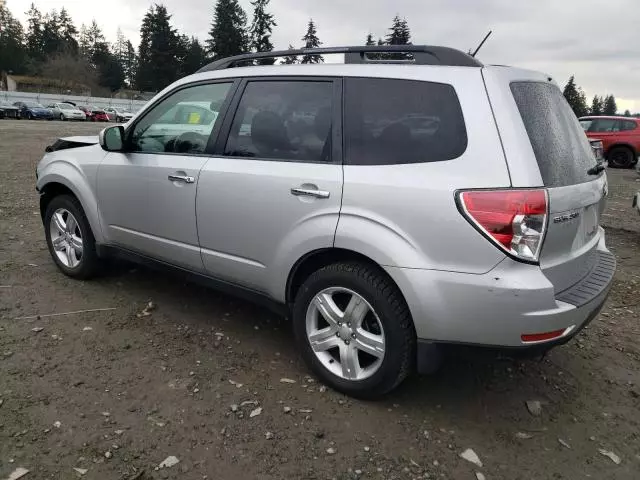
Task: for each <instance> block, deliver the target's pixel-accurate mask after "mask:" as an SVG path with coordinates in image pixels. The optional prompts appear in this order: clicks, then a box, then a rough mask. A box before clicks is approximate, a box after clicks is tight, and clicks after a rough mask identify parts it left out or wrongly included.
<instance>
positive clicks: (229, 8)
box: [206, 0, 249, 59]
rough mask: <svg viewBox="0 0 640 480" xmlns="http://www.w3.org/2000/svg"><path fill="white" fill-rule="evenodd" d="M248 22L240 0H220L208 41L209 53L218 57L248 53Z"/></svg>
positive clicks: (215, 57)
mask: <svg viewBox="0 0 640 480" xmlns="http://www.w3.org/2000/svg"><path fill="white" fill-rule="evenodd" d="M246 24H247V15H246V13H245V12H244V10H243V9H242V7H241V6H240V4H239V3H238V0H218V3H216V7H215V10H214V14H213V22H212V24H211V30H209V38H208V39H207V41H206V45H207V49H208V51H209V54H210V55H211V56H212V57H213V58H214V59H218V58H224V57H230V56H233V55H239V54H241V53H246V52H247V50H248V44H249V40H248V38H247V34H246V32H245V30H246Z"/></svg>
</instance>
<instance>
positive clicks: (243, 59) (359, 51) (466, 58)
mask: <svg viewBox="0 0 640 480" xmlns="http://www.w3.org/2000/svg"><path fill="white" fill-rule="evenodd" d="M332 53H344V54H345V55H344V63H345V64H353V63H374V64H375V63H399V64H413V65H446V66H456V67H482V66H483V65H482V62H480V61H478V60H477V59H475V58H474V57H472V56H471V55H468V54H466V53H464V52H462V51H460V50H456V49H454V48H449V47H439V46H430V45H373V46H355V47H326V48H302V49H298V50H279V51H276V52H258V53H246V54H244V55H236V56H233V57H227V58H222V59H220V60H216V61H215V62H212V63H210V64H208V65H205V66H204V67H202V68H201V69H200V70H198V72H197V73H202V72H211V71H213V70H224V69H225V68H233V67H235V66H243V64H244V66H246V64H247V63H250V62H252V61H253V60H258V59H262V58H274V59H275V58H278V57H287V56H292V55H323V54H324V55H328V54H332ZM378 53H408V54H411V56H412V57H413V58H407V59H399V60H398V59H395V60H394V59H391V58H386V59H385V58H384V57H383V58H380V56H378V58H375V57H372V54H378Z"/></svg>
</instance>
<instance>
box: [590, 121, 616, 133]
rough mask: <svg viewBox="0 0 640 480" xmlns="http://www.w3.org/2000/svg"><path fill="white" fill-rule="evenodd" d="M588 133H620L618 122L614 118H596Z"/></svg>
mask: <svg viewBox="0 0 640 480" xmlns="http://www.w3.org/2000/svg"><path fill="white" fill-rule="evenodd" d="M588 131H589V132H600V133H611V132H619V131H620V122H619V121H618V120H616V119H615V118H597V119H595V120H594V121H593V123H591V126H590V127H589V130H588Z"/></svg>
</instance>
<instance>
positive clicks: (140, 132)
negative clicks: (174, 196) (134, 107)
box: [111, 83, 232, 154]
mask: <svg viewBox="0 0 640 480" xmlns="http://www.w3.org/2000/svg"><path fill="white" fill-rule="evenodd" d="M231 85H232V84H231V83H216V84H212V85H197V86H194V87H187V88H184V89H182V90H178V91H177V92H176V93H174V94H173V95H171V96H170V97H167V98H165V99H164V100H162V101H161V102H160V103H159V104H157V105H156V106H154V107H153V109H152V110H151V111H150V112H148V113H147V114H146V115H145V116H144V118H142V120H141V121H140V122H138V123H137V124H136V126H135V128H134V129H133V132H132V133H131V137H130V141H129V149H130V150H132V151H134V152H166V153H182V154H189V153H191V154H199V153H203V152H204V150H205V148H206V146H207V142H208V141H209V136H210V135H211V132H212V131H213V127H214V125H215V122H216V119H217V118H218V112H219V110H220V108H221V107H222V104H223V103H224V101H225V99H226V97H227V95H228V93H229V90H230V88H231ZM111 111H113V109H111Z"/></svg>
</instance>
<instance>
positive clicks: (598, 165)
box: [587, 163, 604, 175]
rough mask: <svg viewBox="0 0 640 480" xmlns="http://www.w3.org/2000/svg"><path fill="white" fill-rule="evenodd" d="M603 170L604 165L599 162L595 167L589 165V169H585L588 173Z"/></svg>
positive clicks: (591, 173) (596, 173)
mask: <svg viewBox="0 0 640 480" xmlns="http://www.w3.org/2000/svg"><path fill="white" fill-rule="evenodd" d="M603 171H604V165H603V164H601V163H599V164H597V165H596V166H595V167H591V168H590V169H589V170H587V174H588V175H598V174H600V173H601V172H603Z"/></svg>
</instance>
